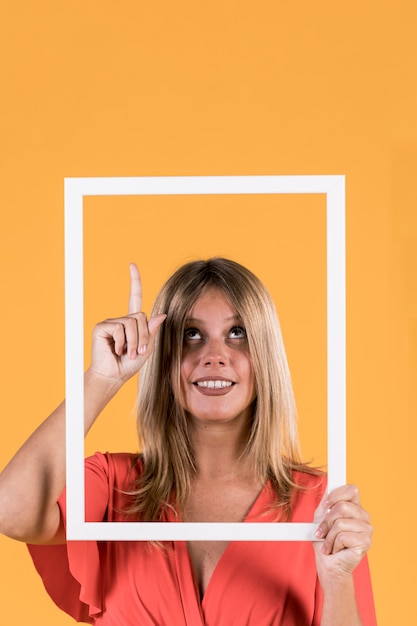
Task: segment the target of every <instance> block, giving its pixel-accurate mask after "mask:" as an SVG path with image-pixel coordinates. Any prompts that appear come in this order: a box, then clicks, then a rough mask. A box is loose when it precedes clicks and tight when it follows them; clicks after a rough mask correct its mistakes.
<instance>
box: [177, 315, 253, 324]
mask: <svg viewBox="0 0 417 626" xmlns="http://www.w3.org/2000/svg"><path fill="white" fill-rule="evenodd" d="M224 321H225V322H231V321H234V322H241V321H242V318H241V317H240V315H231V316H230V317H225V318H224ZM187 322H193V323H197V324H204V323H205V320H202V319H199V318H198V317H187V318H186V320H185V323H187Z"/></svg>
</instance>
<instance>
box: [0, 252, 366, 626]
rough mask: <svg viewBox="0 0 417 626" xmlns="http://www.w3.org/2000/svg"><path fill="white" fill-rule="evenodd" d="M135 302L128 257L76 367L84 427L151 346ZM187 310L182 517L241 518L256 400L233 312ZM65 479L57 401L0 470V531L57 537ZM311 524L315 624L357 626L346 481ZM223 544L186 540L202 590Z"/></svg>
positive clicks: (354, 541) (359, 551)
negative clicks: (120, 285)
mask: <svg viewBox="0 0 417 626" xmlns="http://www.w3.org/2000/svg"><path fill="white" fill-rule="evenodd" d="M141 309H142V286H141V280H140V275H139V271H138V269H137V267H136V266H135V265H133V264H132V265H131V266H130V295H129V309H128V315H127V316H124V317H120V318H115V319H109V320H105V321H104V322H102V323H100V324H98V325H97V326H96V327H95V329H94V334H93V350H92V360H91V365H90V367H89V368H88V370H87V372H86V374H85V432H86V433H87V432H88V430H89V429H90V428H91V426H92V424H93V423H94V422H95V420H96V419H97V418H98V416H99V415H100V413H101V411H102V410H103V408H104V407H105V406H106V405H107V403H108V402H109V401H110V400H111V398H112V397H113V396H114V395H115V394H116V393H117V392H118V390H119V389H120V388H121V387H122V386H123V384H124V383H125V382H126V381H127V380H128V379H129V378H131V377H132V376H133V375H135V374H136V373H137V372H138V371H139V370H140V368H141V367H142V365H143V364H144V362H145V361H146V359H147V358H148V357H149V355H150V354H151V352H152V349H153V343H154V338H155V336H156V333H157V332H158V329H159V327H160V326H161V324H162V323H163V322H164V319H165V316H164V315H157V316H155V317H152V318H150V319H149V320H148V319H147V317H146V315H145V314H144V313H143V312H142V311H141ZM190 315H191V318H192V319H190V320H189V323H188V324H187V329H188V330H187V332H186V336H185V339H184V357H183V360H182V364H181V396H182V397H181V402H182V403H183V406H184V408H185V410H186V412H187V415H188V418H189V420H190V424H191V436H192V443H193V447H194V451H195V458H196V463H197V468H198V474H197V476H196V478H195V480H194V483H193V488H192V495H191V496H190V499H189V501H188V503H187V505H186V508H185V521H241V520H242V519H243V518H244V517H245V514H246V512H247V511H248V509H249V508H250V506H251V504H252V503H253V501H254V500H255V498H256V497H257V495H258V493H259V491H260V490H261V488H262V485H260V484H257V483H256V481H255V480H254V479H253V476H252V475H251V473H250V471H249V470H248V468H247V467H246V466H245V465H244V464H243V463H242V461H241V459H240V453H241V451H242V446H243V444H244V442H245V440H246V437H247V433H248V417H249V414H250V405H251V403H252V402H253V400H254V397H255V381H254V376H253V370H252V365H251V360H250V354H249V351H248V348H247V343H246V338H245V335H244V331H243V332H242V331H241V330H239V327H240V324H239V320H238V319H236V312H235V311H234V309H233V307H231V305H230V303H229V302H228V301H227V299H225V297H224V296H223V295H222V294H221V293H220V292H218V291H213V290H210V291H208V292H206V293H205V294H203V296H202V297H201V298H200V299H199V300H198V301H197V303H196V305H195V306H194V308H193V310H192V311H191V313H190ZM192 329H194V330H192ZM219 377H221V378H222V379H225V380H227V381H231V382H233V383H234V384H233V385H232V386H231V387H227V388H225V389H222V390H217V391H216V390H215V391H210V390H208V389H207V388H206V389H204V387H203V388H197V386H196V385H195V382H196V381H198V380H200V381H201V380H213V379H216V380H219ZM28 484H30V485H31V489H30V490H28V489H27V485H28ZM64 486H65V402H64V403H62V404H61V405H60V406H59V407H58V408H57V409H56V410H55V411H54V412H53V413H52V414H51V415H50V416H49V417H48V418H47V419H46V420H45V421H44V422H43V423H42V424H41V425H40V426H39V428H38V429H37V430H36V431H35V432H34V433H33V434H32V435H31V437H29V439H28V440H27V441H26V443H25V444H24V445H23V446H22V448H21V449H20V450H19V451H18V452H17V453H16V455H15V456H14V457H13V459H12V460H11V461H10V462H9V464H8V465H7V466H6V467H5V469H4V470H3V471H2V473H1V474H0V533H2V534H5V535H7V536H9V537H11V538H14V539H17V540H20V541H24V542H28V543H43V544H48V543H63V542H65V532H64V529H63V526H62V522H61V519H60V512H59V507H58V504H57V500H58V498H59V496H60V495H61V493H62V490H63V488H64ZM230 494H232V497H231V495H230ZM314 521H316V522H317V523H319V529H318V533H319V534H318V536H317V539H318V540H320V541H317V542H315V543H314V549H315V556H316V564H317V572H318V575H319V578H320V583H321V586H322V588H323V594H324V605H323V615H322V620H321V626H346V625H347V624H349V626H359V625H360V624H361V620H360V618H359V615H358V612H357V608H356V601H355V595H354V589H353V575H352V574H353V570H354V569H355V567H356V566H357V564H358V563H359V562H360V560H361V559H362V557H363V555H364V554H365V553H366V552H367V550H368V549H369V547H370V544H371V535H372V527H371V525H370V523H369V515H368V514H367V513H366V511H364V509H363V508H362V506H361V504H360V500H359V492H358V489H357V488H356V487H355V486H353V485H346V486H343V487H340V488H338V489H335V490H334V491H332V492H331V493H330V494H328V495H326V496H325V497H324V498H323V501H322V502H321V503H320V505H319V507H318V508H317V510H316V512H315V520H314ZM225 547H226V544H225V543H224V542H189V544H188V548H189V552H190V557H191V560H192V563H193V566H194V571H195V576H196V581H197V585H198V587H199V589H200V593H201V594H203V593H204V591H205V589H206V587H207V585H208V583H209V580H210V578H211V575H212V573H213V570H214V568H215V566H216V564H217V562H218V560H219V558H220V556H221V554H222V553H223V551H224V549H225Z"/></svg>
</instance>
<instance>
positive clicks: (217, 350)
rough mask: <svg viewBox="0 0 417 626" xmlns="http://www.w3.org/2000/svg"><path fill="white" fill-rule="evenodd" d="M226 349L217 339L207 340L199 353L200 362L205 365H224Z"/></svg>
mask: <svg viewBox="0 0 417 626" xmlns="http://www.w3.org/2000/svg"><path fill="white" fill-rule="evenodd" d="M227 360H228V358H227V349H226V346H225V345H224V343H223V342H221V341H217V340H211V341H209V342H208V343H207V344H206V345H205V347H204V350H203V353H202V355H201V362H202V364H203V365H205V366H207V367H208V366H213V365H226V364H227Z"/></svg>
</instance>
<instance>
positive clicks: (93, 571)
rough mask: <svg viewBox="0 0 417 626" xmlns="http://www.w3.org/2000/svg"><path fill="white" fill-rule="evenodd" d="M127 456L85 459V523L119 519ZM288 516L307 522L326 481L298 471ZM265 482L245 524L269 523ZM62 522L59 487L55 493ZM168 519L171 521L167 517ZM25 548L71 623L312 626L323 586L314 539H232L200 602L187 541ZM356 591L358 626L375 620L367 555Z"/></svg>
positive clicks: (271, 497)
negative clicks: (300, 488) (301, 487)
mask: <svg viewBox="0 0 417 626" xmlns="http://www.w3.org/2000/svg"><path fill="white" fill-rule="evenodd" d="M139 472H140V465H139V464H136V465H135V466H134V468H133V470H132V456H131V455H129V454H106V455H102V454H99V453H97V454H95V455H94V456H93V457H91V458H89V459H87V460H86V519H87V521H126V515H125V514H123V513H122V512H121V511H123V508H124V507H125V505H126V500H125V496H123V495H122V494H121V493H120V491H119V490H123V489H126V487H127V486H128V484H129V482H130V481H131V480H132V479H133V480H134V479H135V477H137V476H138V473H139ZM294 478H295V480H296V481H297V482H298V483H299V484H300V485H304V486H306V487H309V489H307V490H305V491H302V492H300V493H298V494H297V496H296V498H295V502H294V507H293V515H292V519H291V521H294V522H305V521H311V520H312V518H313V513H314V510H315V508H316V507H317V504H318V502H319V501H320V499H321V497H322V494H323V491H324V489H325V484H324V483H325V481H324V480H323V479H322V478H320V477H316V476H311V475H308V474H304V473H300V472H296V473H295V475H294ZM275 499H276V496H275V494H274V492H273V490H272V489H271V488H270V486H269V485H267V486H266V487H265V488H264V489H263V490H262V491H261V493H260V494H259V496H258V498H257V499H256V501H255V502H254V504H253V506H252V508H251V509H250V511H249V513H248V515H247V516H246V518H245V520H244V521H245V522H254V521H263V522H264V521H273V513H272V512H271V505H272V504H273V503H274V501H275ZM59 505H60V507H61V511H62V515H63V519H64V521H65V514H66V512H65V495H64V494H63V495H62V497H61V498H60V501H59ZM168 521H172V519H171V520H169V519H168ZM29 550H30V553H31V556H32V558H33V561H34V563H35V566H36V568H37V570H38V572H39V574H40V575H41V577H42V579H43V582H44V585H45V587H46V589H47V591H48V593H49V594H50V596H51V597H52V599H53V600H54V602H55V603H56V604H57V605H58V606H59V607H60V608H61V609H62V610H63V611H65V612H67V613H68V614H69V615H71V616H72V617H73V618H74V619H75V620H76V621H78V622H87V623H88V624H95V625H97V626H98V625H100V626H138V625H140V626H151V625H152V626H319V624H320V617H321V607H322V593H321V589H320V585H319V583H318V579H317V573H316V567H315V559H314V552H313V548H312V545H311V543H309V542H304V541H299V542H283V541H276V542H270V541H266V542H241V541H236V542H235V541H233V542H230V543H229V545H228V546H227V548H226V550H225V551H224V553H223V555H222V556H221V558H220V560H219V562H218V564H217V566H216V568H215V570H214V572H213V575H212V577H211V579H210V582H209V584H208V587H207V590H206V593H205V594H204V598H203V600H202V601H201V602H200V598H199V593H198V590H197V588H196V584H195V580H194V575H193V569H192V565H191V561H190V558H189V555H188V551H187V546H186V543H185V542H183V541H176V542H166V543H165V544H164V549H161V548H158V547H155V546H152V545H150V544H149V543H147V542H141V541H109V542H104V541H102V542H96V541H68V542H67V543H66V544H63V545H58V546H39V545H36V546H35V545H30V546H29ZM354 577H355V590H356V597H357V602H358V606H359V611H360V615H361V618H362V622H363V625H364V626H376V618H375V611H374V604H373V598H372V589H371V582H370V576H369V570H368V564H367V560H366V558H365V559H363V560H362V562H361V563H360V565H359V566H358V567H357V568H356V570H355V573H354Z"/></svg>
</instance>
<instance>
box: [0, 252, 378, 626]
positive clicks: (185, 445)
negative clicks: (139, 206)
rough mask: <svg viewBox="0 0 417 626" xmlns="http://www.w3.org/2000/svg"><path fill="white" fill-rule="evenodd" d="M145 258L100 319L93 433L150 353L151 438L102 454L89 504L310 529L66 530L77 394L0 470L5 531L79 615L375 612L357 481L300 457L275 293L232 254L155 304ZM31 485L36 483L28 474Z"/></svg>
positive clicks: (338, 618)
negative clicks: (89, 538) (241, 536)
mask: <svg viewBox="0 0 417 626" xmlns="http://www.w3.org/2000/svg"><path fill="white" fill-rule="evenodd" d="M141 305H142V303H141V282H140V276H139V273H138V270H137V268H136V266H135V265H131V289H130V298H129V314H128V315H127V316H126V317H121V318H116V319H111V320H106V321H105V322H103V323H101V324H98V325H97V326H96V328H95V330H94V337H93V351H92V363H91V365H90V367H89V369H88V370H87V372H86V374H85V426H86V432H87V431H88V430H89V428H90V427H91V425H92V424H93V422H94V421H95V420H96V419H97V417H98V416H99V414H100V412H101V411H102V409H103V408H104V406H105V405H106V404H107V403H108V402H109V400H110V399H111V398H112V397H113V396H114V395H115V394H116V393H117V391H118V390H119V389H120V387H121V386H122V385H123V384H124V383H125V382H126V380H128V379H129V378H130V377H131V376H133V375H134V374H136V373H137V372H138V371H139V370H141V381H140V393H139V410H138V430H139V438H140V443H141V450H142V454H141V455H136V456H133V455H130V454H107V455H101V454H96V455H94V457H92V458H90V459H88V460H87V461H86V519H87V520H88V521H127V520H138V519H139V520H148V521H171V522H175V521H187V522H202V521H218V522H240V521H270V522H279V521H287V520H290V521H311V520H312V519H313V518H314V521H316V522H319V527H318V531H317V539H320V540H322V541H317V542H314V545H313V546H312V545H311V544H309V543H306V542H231V543H230V544H229V545H227V544H226V543H225V542H219V541H194V542H193V541H190V542H187V543H184V542H166V543H164V544H163V545H161V544H153V543H148V542H68V543H66V542H65V519H66V512H65V498H64V495H63V490H64V485H65V467H64V419H65V418H64V415H65V407H64V404H63V405H61V406H60V407H58V409H57V410H56V411H55V412H54V413H53V414H52V415H51V416H50V417H49V418H48V419H47V420H46V421H45V422H44V423H43V424H42V425H41V426H40V427H39V429H38V430H37V431H36V432H35V433H34V434H33V435H32V436H31V438H30V439H29V440H28V441H27V442H26V444H25V445H24V446H23V448H22V449H21V450H20V451H19V452H18V453H17V455H16V456H15V457H14V459H12V461H11V462H10V464H9V465H8V466H7V467H6V468H5V470H4V471H3V473H2V474H1V476H0V502H1V513H0V531H1V532H3V533H4V534H6V535H8V536H10V537H13V538H15V539H19V540H21V541H25V542H27V543H29V544H31V545H30V546H29V549H30V551H31V554H32V557H33V559H34V561H35V564H36V567H37V569H38V571H39V572H40V574H41V575H42V577H43V580H44V583H45V586H46V587H47V589H48V591H49V593H50V594H51V596H52V597H53V599H54V600H55V602H56V603H57V604H58V606H60V607H61V608H62V609H63V610H65V611H67V612H68V613H69V614H70V615H72V616H73V617H74V618H75V619H76V620H78V621H85V622H87V623H91V624H100V625H101V624H102V625H105V626H112V625H113V624H114V625H117V626H124V625H126V626H129V625H131V624H141V625H142V624H143V625H148V624H149V625H150V624H153V625H155V624H157V625H159V626H164V625H171V624H172V625H174V626H181V625H183V624H184V625H185V624H187V625H189V626H196V625H203V624H206V625H208V626H222V625H224V626H233V625H236V626H245V625H248V626H249V625H251V626H269V625H278V624H281V625H285V626H304V625H307V624H308V625H315V626H318V625H320V626H338V625H339V624H340V625H341V626H342V625H343V626H347V625H348V624H349V626H358V625H360V624H363V625H364V626H371V625H374V624H376V621H375V615H374V609H373V602H372V593H371V588H370V581H369V573H368V569H367V563H366V558H364V555H365V554H366V552H367V550H368V548H369V546H370V542H371V534H372V528H371V526H370V524H369V516H368V514H367V513H366V512H365V511H364V510H363V509H362V507H361V505H360V501H359V495H358V490H357V488H356V487H354V486H352V485H350V486H344V487H341V488H338V489H336V490H334V491H333V492H332V493H330V494H326V493H325V484H324V483H325V480H324V477H323V475H321V474H320V473H319V472H316V471H314V470H312V469H309V468H308V467H306V466H304V465H303V464H302V463H301V459H300V454H299V451H298V444H297V435H296V425H295V404H294V400H293V392H292V387H291V381H290V376H289V371H288V366H287V361H286V357H285V352H284V347H283V344H282V339H281V334H280V330H279V325H278V320H277V317H276V313H275V309H274V306H273V303H272V301H271V299H270V297H269V295H268V293H267V291H266V289H265V287H264V286H263V285H262V283H261V282H260V281H259V280H258V279H257V278H256V277H255V276H254V275H253V274H252V273H251V272H249V271H248V270H247V269H245V268H243V267H242V266H240V265H239V264H237V263H234V262H232V261H229V260H226V259H211V260H209V261H197V262H193V263H189V264H187V265H185V266H183V267H181V268H180V269H179V270H178V271H177V272H176V273H175V274H174V275H173V276H172V277H171V278H170V279H169V280H168V281H167V283H166V284H165V286H164V287H163V288H162V290H161V292H160V294H159V296H158V297H157V300H156V302H155V305H154V309H153V313H152V315H151V317H150V319H149V320H147V318H146V316H145V314H144V313H142V312H141V308H142V306H141ZM27 485H30V489H29V490H28V489H27Z"/></svg>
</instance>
